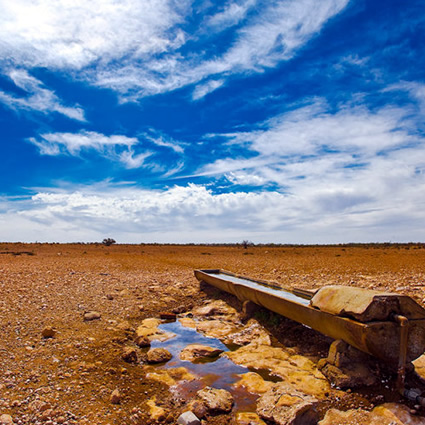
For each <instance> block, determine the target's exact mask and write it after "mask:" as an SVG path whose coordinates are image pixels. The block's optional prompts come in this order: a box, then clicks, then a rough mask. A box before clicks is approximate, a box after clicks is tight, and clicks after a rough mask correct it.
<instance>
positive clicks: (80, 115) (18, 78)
mask: <svg viewBox="0 0 425 425" xmlns="http://www.w3.org/2000/svg"><path fill="white" fill-rule="evenodd" d="M8 76H9V77H10V79H11V80H12V81H13V83H14V84H15V85H16V87H18V88H20V89H22V90H24V91H25V92H27V93H28V94H27V96H25V97H18V96H14V95H12V94H10V93H6V92H4V91H0V102H2V103H4V104H5V105H6V106H8V107H9V108H12V109H16V110H28V111H37V112H41V113H44V114H47V113H50V112H56V113H58V114H62V115H65V116H66V117H68V118H71V119H74V120H77V121H85V118H84V111H83V109H82V108H80V107H78V106H72V107H71V106H65V105H63V103H62V101H61V100H60V99H59V98H58V96H56V94H55V93H54V91H52V90H49V89H47V88H46V87H45V86H44V85H43V83H42V82H41V81H40V80H38V79H36V78H34V77H33V76H31V75H30V74H29V73H28V71H26V70H25V69H14V70H11V71H9V72H8Z"/></svg>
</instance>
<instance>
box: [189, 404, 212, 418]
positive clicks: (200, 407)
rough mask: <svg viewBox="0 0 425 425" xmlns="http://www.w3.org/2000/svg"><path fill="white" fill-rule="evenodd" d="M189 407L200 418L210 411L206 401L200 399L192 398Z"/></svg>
mask: <svg viewBox="0 0 425 425" xmlns="http://www.w3.org/2000/svg"><path fill="white" fill-rule="evenodd" d="M187 407H188V409H190V411H191V412H193V413H194V414H195V415H196V416H197V417H198V418H200V419H202V418H205V416H206V415H207V413H208V411H207V408H206V407H205V405H204V403H203V402H202V401H200V400H192V401H191V402H190V403H189V404H188V406H187Z"/></svg>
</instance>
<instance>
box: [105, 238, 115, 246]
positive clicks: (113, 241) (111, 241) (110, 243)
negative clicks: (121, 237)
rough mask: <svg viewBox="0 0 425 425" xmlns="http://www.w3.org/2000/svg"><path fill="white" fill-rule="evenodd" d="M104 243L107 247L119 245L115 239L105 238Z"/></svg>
mask: <svg viewBox="0 0 425 425" xmlns="http://www.w3.org/2000/svg"><path fill="white" fill-rule="evenodd" d="M102 243H103V245H105V246H111V245H112V244H114V243H117V241H116V240H115V239H112V238H105V239H103V241H102Z"/></svg>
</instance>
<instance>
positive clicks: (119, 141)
mask: <svg viewBox="0 0 425 425" xmlns="http://www.w3.org/2000/svg"><path fill="white" fill-rule="evenodd" d="M29 142H31V143H32V144H34V145H35V146H37V147H38V148H39V150H40V153H41V154H42V155H51V156H56V155H66V154H68V155H72V156H78V155H80V154H81V152H82V151H87V150H94V151H96V152H97V153H98V154H100V155H101V156H103V157H105V158H108V159H110V160H114V161H120V162H122V163H123V164H124V165H125V166H126V167H127V168H139V167H141V166H142V165H143V164H144V161H145V159H146V158H147V157H148V156H150V155H151V154H152V153H151V152H143V153H139V154H136V153H135V151H134V147H135V146H136V145H138V144H139V140H138V139H137V138H135V137H127V136H122V135H112V136H105V135H104V134H100V133H96V132H94V131H80V132H79V133H46V134H41V135H40V137H39V138H38V139H36V138H33V137H32V138H30V139H29Z"/></svg>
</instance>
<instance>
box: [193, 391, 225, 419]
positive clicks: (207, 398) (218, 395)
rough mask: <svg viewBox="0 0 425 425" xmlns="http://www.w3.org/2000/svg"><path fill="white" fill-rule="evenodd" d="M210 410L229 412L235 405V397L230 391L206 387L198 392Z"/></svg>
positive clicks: (212, 411)
mask: <svg viewBox="0 0 425 425" xmlns="http://www.w3.org/2000/svg"><path fill="white" fill-rule="evenodd" d="M196 395H197V397H198V398H199V399H200V400H201V401H202V403H203V404H204V406H205V408H206V409H207V410H208V412H211V413H221V412H224V413H228V412H230V411H231V410H232V407H233V397H232V394H230V393H229V391H226V390H218V389H216V388H211V387H205V388H204V389H202V390H200V391H198V392H197V393H196Z"/></svg>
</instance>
